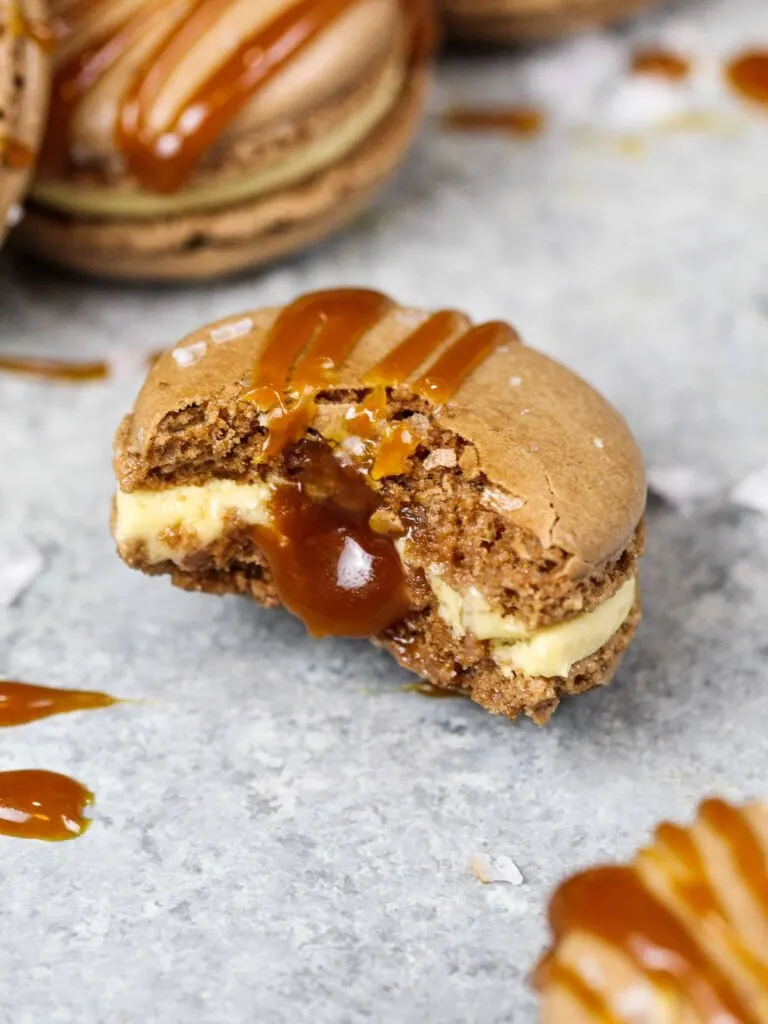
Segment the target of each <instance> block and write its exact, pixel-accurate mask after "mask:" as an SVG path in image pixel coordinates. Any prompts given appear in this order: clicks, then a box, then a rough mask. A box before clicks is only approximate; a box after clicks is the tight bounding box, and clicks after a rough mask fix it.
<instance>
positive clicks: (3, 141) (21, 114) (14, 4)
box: [0, 0, 52, 243]
mask: <svg viewBox="0 0 768 1024" xmlns="http://www.w3.org/2000/svg"><path fill="white" fill-rule="evenodd" d="M51 42H52V36H51V35H50V33H49V30H48V27H47V25H46V24H45V21H44V10H43V4H42V0H0V243H1V242H2V240H3V238H4V237H5V234H6V231H7V230H8V228H10V227H12V226H13V225H14V223H15V222H16V221H17V220H18V218H19V208H18V206H17V204H18V202H19V200H20V199H21V198H22V196H23V194H24V189H25V187H26V185H27V182H28V180H29V177H30V174H31V172H32V169H33V167H34V165H35V160H36V158H37V150H38V146H39V145H40V139H41V136H42V133H43V128H44V123H45V111H46V103H47V99H48V77H49V71H48V64H49V51H50V49H51Z"/></svg>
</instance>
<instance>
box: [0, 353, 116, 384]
mask: <svg viewBox="0 0 768 1024" xmlns="http://www.w3.org/2000/svg"><path fill="white" fill-rule="evenodd" d="M109 372H110V371H109V364H108V363H105V362H94V363H70V362H66V361H64V360H60V359H38V358H35V357H32V356H0V373H14V374H20V375H23V376H27V377H40V378H42V379H44V380H55V381H61V382H62V383H68V384H82V383H84V382H87V381H97V380H105V379H106V378H107V377H108V376H109Z"/></svg>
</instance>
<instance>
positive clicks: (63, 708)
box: [0, 679, 118, 728]
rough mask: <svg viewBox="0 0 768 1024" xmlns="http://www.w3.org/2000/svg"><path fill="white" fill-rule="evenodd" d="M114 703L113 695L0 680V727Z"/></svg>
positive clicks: (106, 706) (23, 723) (104, 706)
mask: <svg viewBox="0 0 768 1024" xmlns="http://www.w3.org/2000/svg"><path fill="white" fill-rule="evenodd" d="M117 703H118V700H117V698H116V697H110V695H109V694H108V693H97V692H95V691H92V690H60V689H56V688H54V687H51V686H33V685H31V684H30V683H18V682H14V681H12V680H10V679H0V728H8V727H10V726H16V725H27V724H28V723H30V722H37V721H39V720H40V719H41V718H50V717H51V715H63V714H68V713H70V712H73V711H90V710H95V709H97V708H108V707H111V706H112V705H113V704H117Z"/></svg>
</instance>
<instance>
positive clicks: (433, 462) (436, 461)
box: [424, 448, 457, 469]
mask: <svg viewBox="0 0 768 1024" xmlns="http://www.w3.org/2000/svg"><path fill="white" fill-rule="evenodd" d="M456 461H457V459H456V452H455V451H454V450H453V449H452V448H435V450H434V451H433V452H430V453H429V455H428V456H427V457H426V459H424V468H425V469H437V468H438V467H443V468H444V469H453V467H454V466H455V465H456Z"/></svg>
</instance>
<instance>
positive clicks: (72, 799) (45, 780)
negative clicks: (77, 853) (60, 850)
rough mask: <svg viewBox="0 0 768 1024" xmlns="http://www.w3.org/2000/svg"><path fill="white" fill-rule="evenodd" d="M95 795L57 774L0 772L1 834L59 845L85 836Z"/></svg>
mask: <svg viewBox="0 0 768 1024" xmlns="http://www.w3.org/2000/svg"><path fill="white" fill-rule="evenodd" d="M93 802H94V797H93V793H91V792H90V790H88V789H86V788H85V786H83V785H82V784H81V783H79V782H77V781H76V780H75V779H70V778H69V777H68V776H66V775H59V774H58V773H57V772H47V771H38V770H25V771H15V772H0V835H4V836H13V837H15V838H17V839H44V840H47V841H49V842H60V841H62V840H65V839H76V838H77V837H78V836H81V835H83V833H84V832H86V831H87V830H88V828H89V826H90V824H91V821H90V818H88V817H87V816H86V811H87V809H88V808H89V807H91V806H92V804H93Z"/></svg>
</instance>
